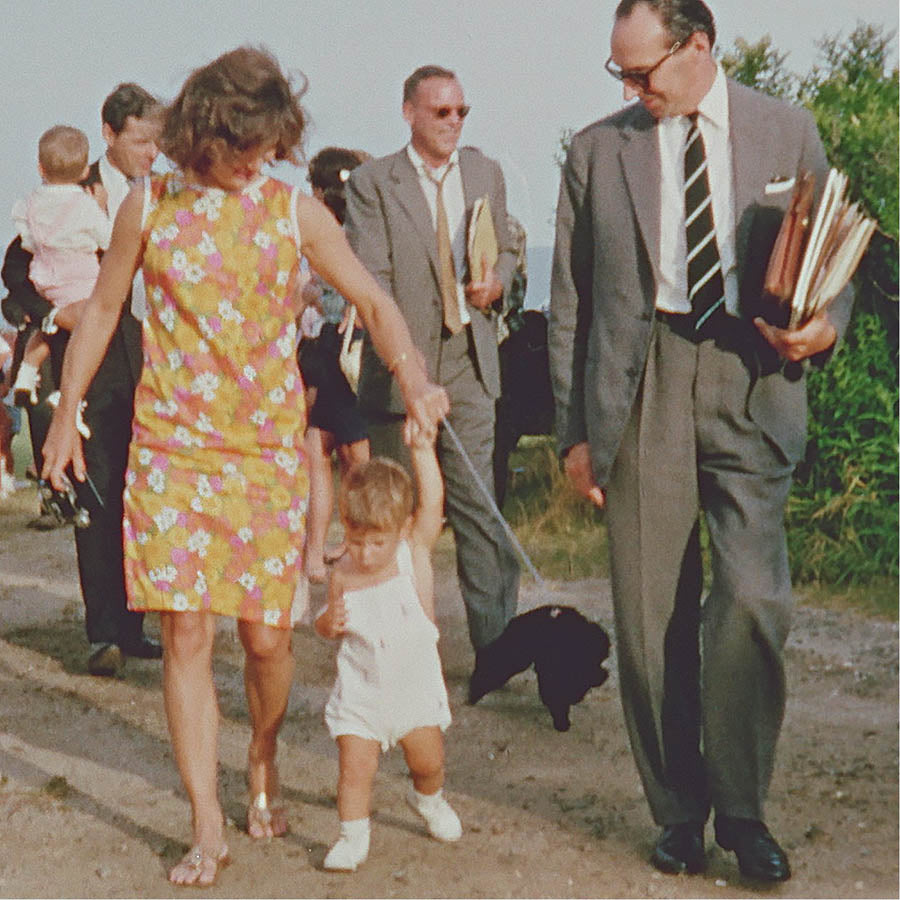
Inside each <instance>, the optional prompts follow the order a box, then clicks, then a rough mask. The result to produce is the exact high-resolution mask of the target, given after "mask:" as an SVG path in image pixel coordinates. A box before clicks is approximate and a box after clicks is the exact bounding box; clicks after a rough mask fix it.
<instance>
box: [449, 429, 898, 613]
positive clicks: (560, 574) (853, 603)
mask: <svg viewBox="0 0 900 900" xmlns="http://www.w3.org/2000/svg"><path fill="white" fill-rule="evenodd" d="M503 513H504V515H505V516H506V518H507V520H508V521H509V523H510V524H511V525H512V527H513V530H514V531H515V532H516V535H517V537H518V538H519V540H520V542H521V543H522V545H523V547H524V548H525V550H526V552H527V553H528V555H529V556H530V557H531V560H532V562H533V563H534V565H535V567H536V568H537V570H538V571H539V572H540V573H541V575H543V576H544V577H545V578H555V579H562V580H575V579H580V578H600V577H605V576H607V575H608V574H609V567H608V558H607V542H606V525H605V522H604V514H603V512H602V511H601V510H597V509H595V508H594V507H593V506H591V505H590V504H589V503H587V501H585V500H582V499H581V498H580V497H579V496H577V495H576V494H575V492H574V491H573V490H572V489H571V487H569V484H568V482H567V480H566V478H565V476H564V475H563V474H562V472H561V471H560V468H559V462H558V460H557V456H556V450H555V443H554V441H553V439H552V438H549V437H524V438H522V439H521V440H520V441H519V446H518V449H517V450H516V451H515V452H514V453H513V454H512V456H511V457H510V478H509V486H508V489H507V492H506V503H505V505H504V509H503ZM705 531H706V530H705V528H703V529H701V543H702V545H703V553H704V558H705V561H706V566H705V569H706V571H707V572H708V571H709V565H708V563H709V559H708V546H707V544H708V541H707V536H706V534H705ZM789 537H790V535H789ZM437 553H438V554H439V555H440V558H441V559H443V560H446V561H448V562H449V564H450V565H451V566H452V565H453V564H454V557H453V539H452V535H451V534H450V531H449V529H448V530H447V531H446V532H445V534H444V535H443V537H442V540H441V541H440V542H439V545H438V547H437ZM795 590H796V593H797V597H798V600H799V601H800V602H801V603H803V604H804V605H806V606H814V607H819V608H821V609H831V610H842V611H851V612H857V613H860V614H862V615H866V616H872V617H875V618H884V619H888V620H890V621H897V620H898V603H897V598H898V579H897V577H896V576H895V575H888V576H884V577H881V578H876V579H873V580H871V581H869V582H868V583H866V584H842V585H836V584H829V583H826V582H821V581H819V582H814V581H806V582H804V581H800V580H798V581H797V582H796V583H795Z"/></svg>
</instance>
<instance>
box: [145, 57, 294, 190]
mask: <svg viewBox="0 0 900 900" xmlns="http://www.w3.org/2000/svg"><path fill="white" fill-rule="evenodd" d="M301 78H302V85H301V86H300V87H299V88H298V89H296V90H295V89H294V88H293V87H292V85H291V82H290V81H289V80H288V78H287V76H286V75H285V74H284V73H283V72H282V71H281V68H280V67H279V65H278V62H277V61H276V59H275V57H274V56H272V54H271V53H269V52H268V51H267V50H264V49H261V48H256V47H238V48H237V49H236V50H231V51H229V52H228V53H224V54H222V56H220V57H219V58H218V59H215V60H213V61H212V62H211V63H209V64H208V65H206V66H203V67H202V68H200V69H196V70H195V71H194V72H193V73H192V74H191V75H190V76H189V77H188V80H187V81H186V82H185V83H184V87H182V89H181V93H180V94H179V95H178V97H177V99H176V100H175V102H174V103H173V104H172V105H171V106H170V107H169V108H168V109H167V110H166V116H165V124H164V126H163V133H162V137H161V139H160V149H161V150H162V151H163V153H165V154H166V156H168V157H169V158H170V159H171V160H173V161H174V162H175V163H177V164H178V165H179V166H180V167H181V168H182V169H193V170H194V171H195V172H198V173H199V174H201V175H203V174H206V172H208V171H209V168H210V166H211V165H212V164H213V163H214V162H216V161H217V160H220V159H225V158H228V157H232V156H236V155H237V154H240V153H244V152H246V151H247V150H249V149H251V148H252V147H257V146H261V145H262V146H274V150H275V159H286V160H289V161H290V162H292V163H297V162H299V161H300V159H301V157H302V150H301V147H302V142H303V133H304V128H305V125H306V117H305V115H304V112H303V108H302V106H301V105H300V98H301V97H302V96H303V94H304V93H305V91H306V79H305V78H304V77H302V76H301Z"/></svg>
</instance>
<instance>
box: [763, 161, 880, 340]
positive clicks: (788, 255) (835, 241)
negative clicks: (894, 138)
mask: <svg viewBox="0 0 900 900" xmlns="http://www.w3.org/2000/svg"><path fill="white" fill-rule="evenodd" d="M846 191H847V176H846V175H844V174H843V173H841V172H838V171H837V169H832V170H831V171H830V172H829V173H828V180H827V181H826V183H825V190H824V191H823V192H822V199H821V200H820V201H819V207H818V209H817V211H816V214H815V217H814V218H813V219H812V220H811V219H810V209H811V206H812V192H813V176H812V175H810V174H808V173H803V174H801V176H800V177H799V178H798V179H797V184H796V186H795V188H794V195H793V197H792V199H791V205H790V207H789V208H788V211H787V213H786V214H785V217H784V220H783V222H782V225H781V230H780V231H779V234H778V238H777V239H776V241H775V247H774V249H773V251H772V256H771V258H770V260H769V268H768V270H767V272H766V285H765V291H766V293H767V294H768V295H769V296H770V297H771V298H773V299H774V300H776V301H778V302H779V303H781V304H784V307H783V310H784V313H785V315H784V318H785V319H787V325H788V328H799V327H801V326H802V325H804V324H805V323H806V322H808V321H809V320H810V319H811V318H813V316H815V315H817V314H818V313H820V312H821V311H822V310H824V309H827V307H828V304H829V303H831V301H832V300H834V298H835V297H837V295H838V294H839V293H840V292H841V291H842V290H843V289H844V287H845V286H846V285H847V283H848V282H849V281H850V279H851V278H852V277H853V274H854V272H856V269H857V266H859V263H860V260H861V259H862V256H863V254H864V253H865V251H866V247H868V245H869V240H870V239H871V237H872V234H873V233H874V231H875V228H876V223H875V221H874V220H872V219H869V218H867V217H866V216H865V215H863V213H862V211H861V210H860V208H859V204H858V203H852V204H851V203H850V202H849V201H848V200H846V199H845V194H846ZM788 304H789V306H788ZM788 313H789V314H788Z"/></svg>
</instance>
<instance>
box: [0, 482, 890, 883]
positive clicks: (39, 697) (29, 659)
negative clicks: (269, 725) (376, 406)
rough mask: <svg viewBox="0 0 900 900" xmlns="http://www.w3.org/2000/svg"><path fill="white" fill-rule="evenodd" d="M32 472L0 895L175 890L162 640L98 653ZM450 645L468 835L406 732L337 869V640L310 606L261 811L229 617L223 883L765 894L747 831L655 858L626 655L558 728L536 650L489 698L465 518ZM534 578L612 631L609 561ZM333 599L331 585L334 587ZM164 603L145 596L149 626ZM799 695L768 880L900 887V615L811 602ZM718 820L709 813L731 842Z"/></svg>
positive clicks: (447, 658)
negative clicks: (119, 661) (332, 693)
mask: <svg viewBox="0 0 900 900" xmlns="http://www.w3.org/2000/svg"><path fill="white" fill-rule="evenodd" d="M33 514H34V499H33V495H32V496H28V495H24V496H23V495H22V494H19V495H17V496H16V498H14V499H13V500H10V501H6V502H5V503H3V504H0V834H2V837H0V896H4V897H123V896H125V897H128V896H153V897H169V896H178V895H184V893H185V892H184V890H183V889H182V890H176V889H174V888H172V887H170V886H169V885H168V883H167V882H166V880H165V871H166V868H167V867H168V866H169V865H171V864H172V863H173V862H174V861H175V860H176V859H177V858H178V856H179V855H180V854H181V853H182V852H184V850H185V849H186V843H185V842H186V841H187V840H188V838H189V830H188V804H187V801H186V799H185V796H184V793H183V791H182V790H181V787H180V784H179V780H178V776H177V774H176V771H175V767H174V764H173V761H172V756H171V752H170V750H169V744H168V738H167V732H166V724H165V716H164V712H163V705H162V697H161V691H160V667H159V664H157V663H151V662H142V661H137V660H131V661H129V663H128V666H127V669H126V672H125V676H124V677H123V678H122V679H115V680H106V679H95V678H91V677H90V676H89V675H87V673H86V669H85V659H86V655H87V644H86V641H85V637H84V631H83V623H82V621H81V601H80V596H79V592H78V585H77V578H76V569H75V557H74V549H73V542H72V537H71V532H70V531H68V530H65V529H64V530H59V531H54V532H50V533H37V532H34V531H30V530H28V529H27V528H26V527H25V524H26V522H27V520H28V519H29V518H30V517H31V516H32V515H33ZM438 560H439V585H438V597H439V618H440V626H441V632H442V638H441V652H442V657H443V660H444V667H445V671H446V676H447V683H448V688H449V692H450V700H451V707H452V710H453V714H454V724H453V725H452V726H451V728H450V730H449V731H448V733H447V740H446V747H447V770H448V786H447V791H448V795H449V796H450V798H451V800H452V801H453V803H454V805H455V807H456V808H457V810H458V811H459V813H460V815H461V818H462V820H463V824H464V835H463V838H462V840H461V841H460V842H459V843H458V844H455V845H452V846H445V845H441V844H438V843H437V842H435V841H433V840H430V839H429V838H428V837H427V835H426V834H425V832H424V831H423V829H422V827H421V825H420V823H419V821H418V820H417V819H416V817H415V815H414V814H413V813H412V812H411V811H409V810H408V809H407V808H406V806H405V803H404V793H405V785H406V782H405V777H404V767H403V762H402V757H401V755H400V754H399V752H398V751H394V752H392V753H391V754H389V755H388V756H387V757H386V758H385V759H384V761H383V764H382V768H381V771H380V774H379V777H378V781H377V784H376V789H375V807H376V812H375V814H374V818H373V837H372V851H371V854H370V857H369V860H368V861H367V862H366V863H365V865H364V866H363V867H362V868H361V869H360V870H359V871H358V872H357V873H355V874H333V873H326V872H324V871H323V870H321V868H320V866H321V862H322V859H323V857H324V854H325V852H326V850H327V848H328V846H329V845H330V843H331V841H332V840H333V839H334V837H335V836H336V832H337V814H336V811H335V807H334V792H335V778H336V771H337V762H336V753H335V750H334V748H333V745H332V743H331V741H330V739H329V738H328V735H327V732H326V730H325V727H324V724H323V722H322V707H323V705H324V701H325V698H326V696H327V694H328V691H329V689H330V686H331V682H332V677H333V653H334V650H333V648H332V647H331V646H330V645H328V644H326V643H325V642H323V641H321V640H319V639H317V638H316V637H315V635H314V634H312V632H311V630H310V629H308V628H303V627H299V628H298V629H297V630H296V633H295V638H294V653H295V656H296V659H297V675H296V678H295V682H294V688H293V691H292V695H291V701H290V707H289V712H288V716H287V721H286V723H285V726H284V729H283V731H282V739H281V750H280V754H281V756H280V759H281V772H282V781H283V784H284V790H285V796H286V800H287V803H288V808H289V813H290V817H291V831H290V833H289V834H288V836H287V837H286V838H284V839H281V840H275V841H272V842H270V843H268V844H266V843H262V844H260V843H256V842H253V841H251V840H250V838H249V837H247V835H246V834H245V833H244V831H243V830H242V829H243V826H244V819H245V806H246V802H247V792H246V786H245V780H244V763H245V754H246V746H247V739H248V734H249V729H248V724H247V713H246V708H245V703H244V698H243V687H242V675H241V665H242V655H241V651H240V645H239V643H238V642H237V640H236V636H235V633H234V629H233V627H232V626H231V625H230V623H228V622H221V623H220V627H219V634H218V639H217V650H216V680H217V685H218V688H219V691H220V703H221V713H222V733H221V741H220V759H221V786H222V787H221V795H222V799H223V803H224V807H225V810H226V813H227V815H228V817H229V826H228V829H227V837H228V842H229V844H230V846H231V849H232V854H233V856H234V862H233V864H232V865H231V866H230V867H229V868H227V869H225V870H224V871H223V873H222V874H221V877H220V879H219V881H218V883H217V885H216V886H215V887H214V888H212V889H209V890H207V891H206V892H205V893H206V894H207V895H208V896H211V897H678V898H680V897H717V898H718V897H722V898H726V897H747V896H755V895H756V892H755V891H754V890H753V888H752V887H751V886H749V885H746V884H743V883H742V882H741V881H740V879H739V877H738V874H737V870H736V866H735V864H734V857H733V855H732V854H726V853H724V852H723V851H721V850H719V849H718V848H716V847H714V846H713V847H711V848H710V853H709V868H708V871H707V872H706V873H705V874H704V875H700V876H692V877H670V876H663V875H660V874H659V873H656V872H655V871H654V870H653V869H652V868H650V866H649V865H648V864H647V862H646V859H647V857H648V855H649V852H650V850H651V847H652V842H653V840H654V837H655V834H656V829H655V827H654V826H653V824H652V822H651V820H650V817H649V814H648V812H647V809H646V804H645V802H644V800H643V797H642V795H641V789H640V785H639V783H638V779H637V775H636V772H635V769H634V766H633V764H632V761H631V756H630V753H629V751H628V747H627V742H626V737H625V733H624V729H623V724H622V716H621V710H620V706H619V702H618V697H617V685H616V676H615V672H614V669H615V665H614V659H613V660H612V661H611V663H612V665H611V669H612V670H613V674H612V676H611V677H610V680H609V681H608V683H607V684H606V685H604V686H603V687H602V688H599V689H595V690H593V691H592V692H591V693H590V694H589V695H588V697H587V698H586V699H585V701H584V702H583V703H581V704H580V705H579V706H577V707H575V708H574V710H573V714H572V721H573V724H572V729H571V730H570V731H569V732H568V733H565V734H560V733H557V732H556V731H554V730H553V727H552V723H551V721H550V717H549V715H548V713H547V712H546V710H545V709H544V708H543V707H542V706H541V704H540V702H539V700H538V698H537V691H536V681H535V678H534V675H533V673H527V674H524V675H520V676H517V677H516V678H515V679H514V680H513V681H512V682H511V683H510V685H509V686H508V687H507V688H506V689H505V690H503V691H501V692H498V693H496V694H493V695H490V696H489V697H487V698H485V700H483V701H482V702H481V703H480V704H478V705H477V706H475V707H469V706H466V705H465V703H464V698H465V691H466V686H467V679H468V675H469V672H470V671H471V667H472V662H473V657H472V652H471V650H470V648H469V646H468V642H467V639H466V635H465V626H464V620H463V614H462V606H461V601H460V598H459V593H458V590H457V588H456V584H455V577H454V576H453V575H452V573H451V568H452V567H451V563H450V561H451V555H450V552H449V544H448V543H447V539H446V538H442V545H441V549H440V552H439V554H438ZM551 590H552V597H550V598H548V597H546V596H538V594H537V592H536V591H535V589H534V588H533V587H531V586H530V585H527V584H526V585H525V586H524V588H523V595H522V607H523V608H530V607H533V606H537V605H540V604H541V603H542V602H546V601H547V599H552V600H553V601H555V602H563V603H570V604H571V605H573V606H576V607H578V608H580V609H581V610H582V611H583V612H585V613H586V614H587V615H589V616H590V617H591V618H594V619H595V620H597V621H599V622H600V623H601V624H603V625H604V626H605V627H606V628H607V629H608V630H610V631H611V630H612V615H611V607H610V599H609V588H608V584H607V583H606V582H605V581H604V580H592V581H582V582H569V583H555V584H553V585H551ZM314 599H315V598H314ZM157 629H158V622H157V621H156V620H155V619H153V618H149V619H148V630H149V631H156V630H157ZM788 665H789V679H790V695H789V703H788V710H787V717H786V721H785V727H784V732H783V737H782V740H781V744H780V746H779V757H778V763H777V766H776V772H775V778H774V784H773V788H772V799H771V801H770V805H769V812H768V821H769V824H770V825H771V827H772V830H773V832H774V833H775V834H776V835H777V836H778V837H779V838H780V839H781V841H782V842H783V844H784V845H785V847H786V848H787V850H788V851H789V853H790V855H791V862H792V865H793V869H794V877H793V879H792V880H791V881H789V882H787V883H786V884H784V885H780V886H778V887H776V888H774V889H772V890H769V891H766V896H771V897H897V896H898V756H897V734H898V713H897V697H898V684H897V628H896V625H895V624H893V623H887V622H881V621H874V620H871V619H864V618H861V617H858V616H855V615H853V614H850V613H831V612H825V611H821V610H813V609H809V608H805V607H800V608H799V610H798V615H797V621H796V626H795V628H794V630H793V632H792V636H791V640H790V647H789V652H788ZM711 831H712V829H711V828H710V829H709V830H708V832H707V834H708V840H709V841H711V840H712V838H711Z"/></svg>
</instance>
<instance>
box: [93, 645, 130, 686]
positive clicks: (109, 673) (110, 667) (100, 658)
mask: <svg viewBox="0 0 900 900" xmlns="http://www.w3.org/2000/svg"><path fill="white" fill-rule="evenodd" d="M93 646H94V652H93V653H91V655H90V656H89V657H88V663H87V669H88V672H90V673H91V675H99V676H100V677H102V678H114V677H115V676H116V675H118V674H119V673H120V672H121V671H122V669H123V668H124V666H125V657H124V656H122V651H121V650H120V649H119V648H118V647H117V646H116V645H115V644H95V645H93Z"/></svg>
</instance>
